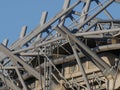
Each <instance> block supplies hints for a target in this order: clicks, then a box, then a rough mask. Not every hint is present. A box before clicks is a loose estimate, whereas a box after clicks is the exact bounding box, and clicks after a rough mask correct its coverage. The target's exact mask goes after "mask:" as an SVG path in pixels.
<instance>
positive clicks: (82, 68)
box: [68, 37, 92, 90]
mask: <svg viewBox="0 0 120 90" xmlns="http://www.w3.org/2000/svg"><path fill="white" fill-rule="evenodd" d="M68 39H69V43H70V45H71V47H72V50H73V52H74V55H75V58H76V61H77V63H78V66H79V68H80V71H81V73H82V75H83V78H84V81H85V83H86V85H87V89H88V90H92V89H91V87H90V84H89V81H88V78H87V75H86V73H85V70H84V67H83V65H82V63H81V60H80V58H79V56H78V53H77V50H76V47H75V43H74V41H71V40H70V38H69V37H68Z"/></svg>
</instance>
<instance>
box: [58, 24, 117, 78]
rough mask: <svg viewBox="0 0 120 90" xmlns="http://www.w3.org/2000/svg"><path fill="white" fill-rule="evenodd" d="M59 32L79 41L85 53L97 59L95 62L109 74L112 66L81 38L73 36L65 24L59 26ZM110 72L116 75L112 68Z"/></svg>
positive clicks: (76, 41)
mask: <svg viewBox="0 0 120 90" xmlns="http://www.w3.org/2000/svg"><path fill="white" fill-rule="evenodd" d="M58 32H60V33H61V35H63V37H66V35H68V36H69V37H70V38H71V39H72V40H73V41H74V42H75V43H77V44H78V45H79V46H80V47H81V49H82V50H84V52H85V53H87V54H88V55H90V56H91V57H92V58H93V59H94V60H95V61H94V62H95V63H96V65H99V66H98V67H99V68H100V69H101V71H102V72H103V73H104V74H108V70H110V69H111V67H110V66H109V65H108V64H107V63H106V62H104V61H103V60H102V59H100V58H99V57H98V56H97V55H96V54H95V53H94V52H92V51H91V50H90V48H88V47H87V46H86V45H85V44H83V43H82V42H81V41H80V40H78V39H77V38H76V37H75V36H73V35H72V34H71V33H70V32H69V30H68V29H67V28H66V27H65V26H59V31H58ZM110 74H111V75H113V76H114V74H115V71H114V70H112V71H111V72H110Z"/></svg>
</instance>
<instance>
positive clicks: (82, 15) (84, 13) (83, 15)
mask: <svg viewBox="0 0 120 90" xmlns="http://www.w3.org/2000/svg"><path fill="white" fill-rule="evenodd" d="M90 3H91V0H87V1H86V2H85V6H84V8H83V10H82V13H81V17H80V23H83V22H84V21H85V19H86V17H87V15H88V14H87V12H88V10H89V7H90Z"/></svg>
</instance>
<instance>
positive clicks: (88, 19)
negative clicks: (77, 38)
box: [78, 0, 114, 29]
mask: <svg viewBox="0 0 120 90" xmlns="http://www.w3.org/2000/svg"><path fill="white" fill-rule="evenodd" d="M113 1H114V0H109V1H108V3H107V4H106V5H105V6H103V7H102V8H101V9H100V10H98V11H97V12H96V13H95V14H94V15H92V16H90V17H89V18H87V19H86V20H85V21H84V22H83V23H81V24H80V25H79V26H78V27H79V28H78V29H80V28H82V27H83V26H84V25H85V24H86V23H88V22H89V21H90V20H92V19H93V18H94V17H96V16H97V15H98V14H99V13H101V12H102V11H103V10H104V9H105V8H107V7H108V6H109V5H110V4H111V3H113Z"/></svg>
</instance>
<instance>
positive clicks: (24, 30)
mask: <svg viewBox="0 0 120 90" xmlns="http://www.w3.org/2000/svg"><path fill="white" fill-rule="evenodd" d="M26 31H27V26H23V27H22V29H21V33H20V39H22V38H23V37H24V36H25V35H26Z"/></svg>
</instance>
